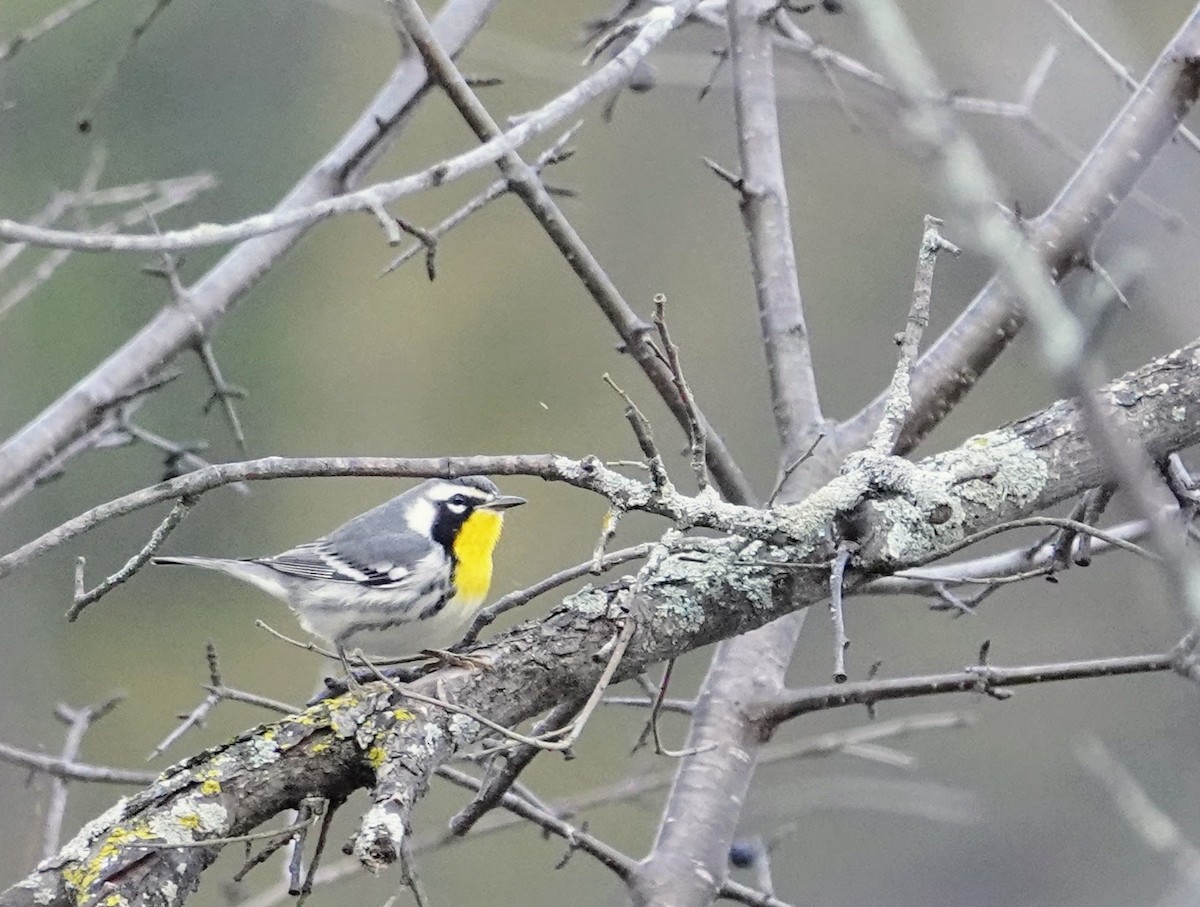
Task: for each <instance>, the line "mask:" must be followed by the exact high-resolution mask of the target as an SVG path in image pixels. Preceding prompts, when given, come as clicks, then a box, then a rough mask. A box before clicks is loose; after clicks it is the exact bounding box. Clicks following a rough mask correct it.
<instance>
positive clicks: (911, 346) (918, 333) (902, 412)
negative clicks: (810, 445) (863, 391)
mask: <svg viewBox="0 0 1200 907" xmlns="http://www.w3.org/2000/svg"><path fill="white" fill-rule="evenodd" d="M941 224H942V222H941V221H940V220H938V219H937V218H936V217H933V216H932V215H929V214H926V215H925V230H924V232H923V234H922V236H921V250H920V251H919V252H918V253H917V276H916V280H915V282H914V284H913V294H912V304H911V305H910V306H909V310H908V321H907V323H906V324H905V326H904V333H903V334H901V335H900V336H899V337H898V338H897V340H898V344H899V347H900V358H899V360H898V361H897V362H896V370H895V372H894V373H893V374H892V383H891V386H890V387H889V389H888V398H887V403H886V404H885V405H884V407H883V417H882V418H881V419H880V420H879V427H878V428H877V429H875V437H874V438H872V439H871V449H872V450H874V451H876V452H878V453H881V454H890V453H895V451H896V442H897V441H898V440H899V439H900V432H901V430H902V429H903V428H904V420H905V419H907V418H908V415H909V410H910V408H911V406H912V388H911V384H912V373H913V369H915V368H916V365H917V354H918V353H919V352H920V349H921V337H922V335H923V334H924V333H925V328H926V326H928V324H929V303H930V300H931V299H932V298H933V268H934V265H935V264H936V263H937V254H938V252H941V251H943V250H945V251H947V252H950V253H951V254H952V255H959V254H960V253H961V252H962V250H961V249H959V248H958V247H957V246H955V245H953V244H952V243H949V242H947V241H946V240H945V239H943V238H942V235H941V234H940V233H939V232H938V227H940V226H941Z"/></svg>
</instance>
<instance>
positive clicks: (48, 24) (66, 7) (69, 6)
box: [0, 0, 96, 63]
mask: <svg viewBox="0 0 1200 907" xmlns="http://www.w3.org/2000/svg"><path fill="white" fill-rule="evenodd" d="M95 3H96V0H71V2H69V3H64V4H63V5H62V6H60V7H59V8H58V9H56V10H54V11H53V12H51V13H50V14H49V15H48V16H46V17H45V18H44V19H42V21H41V22H39V23H37V25H33V26H31V27H29V28H27V29H25V30H24V31H22V32H18V33H17V36H16V37H15V38H12V39H11V40H10V41H8V42H7V43H5V44H0V63H4V62H5V61H6V60H11V59H12V58H13V57H15V56H16V55H17V54H18V53H19V52H20V51H22V50H24V49H25V48H26V47H28V46H29V45H30V44H32V43H33V42H34V41H36V40H38V38H41V37H42V36H43V35H46V34H48V33H49V32H51V31H53V30H54V29H56V28H58V27H59V26H60V25H63V24H64V23H66V22H68V21H69V20H70V19H71V18H72V17H74V16H76V15H78V14H79V13H81V12H83V11H84V10H85V9H87V8H88V7H89V6H92V5H93V4H95Z"/></svg>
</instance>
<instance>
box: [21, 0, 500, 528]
mask: <svg viewBox="0 0 1200 907" xmlns="http://www.w3.org/2000/svg"><path fill="white" fill-rule="evenodd" d="M494 2H495V0H450V2H448V3H447V4H446V6H445V7H444V8H443V10H442V12H441V15H440V16H439V17H438V24H437V29H438V32H439V38H440V40H441V41H442V42H443V44H444V45H445V46H447V47H450V48H453V49H454V50H455V51H457V50H459V49H461V48H462V47H463V45H464V44H465V43H466V42H467V41H468V40H469V39H470V37H471V36H472V35H474V34H475V32H476V31H477V30H478V29H479V28H480V27H482V25H483V23H484V21H485V20H486V18H487V15H488V12H489V10H490V9H491V7H492V5H493V4H494ZM427 88H428V81H427V79H426V75H425V71H424V67H423V66H422V65H421V63H420V61H419V60H416V59H407V60H404V61H403V62H401V64H400V65H399V66H398V67H397V68H396V70H395V71H394V72H393V73H392V75H391V77H390V78H389V80H388V82H387V84H385V85H384V87H383V88H382V89H380V91H379V93H378V94H377V95H376V96H375V98H374V100H373V101H372V102H371V103H370V104H369V105H368V106H367V108H366V109H365V110H364V111H363V112H362V114H361V115H360V116H359V118H358V119H357V120H356V121H355V123H354V124H353V125H352V126H351V127H350V128H349V129H348V130H347V131H346V133H345V134H344V135H343V136H342V138H341V139H340V140H339V141H338V143H337V144H336V145H335V146H334V147H333V148H332V149H331V150H330V151H329V153H328V154H326V155H325V157H323V158H322V159H321V160H320V161H318V162H317V163H316V164H315V165H314V166H313V167H312V169H311V170H309V171H308V173H306V174H305V175H304V176H302V177H301V178H300V180H299V181H298V182H297V183H296V185H295V186H293V187H292V189H291V191H289V192H288V194H287V195H286V196H285V197H284V198H283V199H282V200H281V201H280V203H279V204H278V206H276V209H275V211H276V212H277V213H278V216H280V217H283V216H286V215H285V214H284V212H288V211H293V210H295V209H303V208H307V207H309V206H311V205H313V204H314V203H315V202H317V200H318V199H332V198H334V197H336V196H339V195H341V194H342V193H344V192H345V191H346V190H347V189H349V188H352V187H353V186H354V185H356V184H357V183H358V181H359V180H361V178H362V176H363V174H364V173H366V172H367V171H368V170H369V169H370V167H371V166H372V165H373V164H374V162H375V161H376V160H377V159H378V157H379V155H381V154H382V153H383V151H384V150H386V148H387V147H388V145H389V144H390V142H391V141H392V139H394V138H395V136H396V134H397V132H398V131H399V129H400V127H401V126H402V125H403V124H404V123H406V122H407V119H408V115H409V114H410V113H411V111H412V109H413V107H414V105H415V104H416V102H417V101H418V100H419V99H420V98H421V97H422V96H423V94H424V92H425V91H426V90H427ZM264 216H267V217H270V216H271V215H264ZM304 232H305V227H304V224H303V222H302V221H301V222H299V223H298V224H297V225H294V226H292V227H291V228H290V229H286V230H282V231H281V232H276V233H272V234H270V235H267V236H261V237H257V238H254V239H247V240H246V241H245V242H243V243H241V244H240V245H239V246H237V247H236V248H235V249H232V250H231V251H230V252H229V253H228V254H227V255H225V256H224V257H223V258H222V259H221V260H220V261H219V262H218V263H217V264H216V265H215V266H213V268H212V269H210V270H209V271H208V273H207V274H205V276H204V277H203V278H201V279H200V280H199V281H197V282H196V283H195V284H193V285H192V286H191V287H189V288H188V292H187V299H186V301H180V302H177V303H175V304H172V305H168V306H164V307H163V309H162V310H161V311H160V312H159V313H158V314H157V315H155V316H154V318H152V319H151V320H150V321H149V322H148V323H147V324H146V326H145V327H143V328H142V329H141V330H140V331H139V332H138V333H137V334H136V335H135V336H134V337H132V338H131V339H130V340H129V341H127V342H126V343H125V344H124V345H123V346H122V347H121V348H120V349H118V350H116V351H115V352H114V353H113V354H112V355H111V356H109V357H108V359H107V360H105V361H104V362H103V363H101V364H100V365H99V366H98V367H97V368H96V369H95V370H93V371H92V372H91V374H89V375H86V376H85V377H84V378H83V379H81V380H80V381H79V383H77V384H76V385H75V386H74V387H73V388H71V389H70V390H69V391H67V393H66V394H64V395H63V396H62V397H60V398H59V399H58V400H57V401H55V402H54V403H53V404H51V405H50V406H49V407H48V408H47V409H46V410H44V411H43V412H42V413H41V414H40V415H39V416H38V417H37V418H35V419H34V420H32V421H31V422H29V423H28V424H27V425H26V426H25V427H24V428H22V429H21V430H20V431H19V432H17V433H16V434H15V435H13V436H12V437H11V438H9V439H8V440H7V441H5V442H4V443H3V444H2V445H0V505H5V504H8V503H11V501H12V500H13V496H12V492H13V491H14V490H15V489H17V488H21V489H23V490H28V489H29V488H30V487H32V480H33V478H34V477H36V476H37V475H39V474H40V473H41V471H42V469H43V468H44V467H46V466H47V465H48V464H50V463H55V464H56V465H59V466H61V463H62V461H63V459H64V458H65V455H66V454H68V453H70V454H77V453H79V452H82V451H84V450H86V449H87V447H88V445H87V444H86V443H84V444H80V443H79V442H80V439H81V438H83V437H85V436H86V435H87V434H88V433H89V431H91V430H92V429H93V428H95V427H96V426H97V425H98V424H101V423H103V422H104V421H105V420H106V419H107V418H108V417H109V415H110V412H111V410H112V409H113V408H114V407H116V406H118V405H119V404H120V403H121V402H122V401H124V400H127V399H129V398H130V396H131V395H132V394H134V393H135V392H136V391H137V389H138V388H141V387H144V386H145V385H146V384H147V383H148V382H149V380H150V379H151V378H152V377H153V376H155V375H157V374H159V373H160V372H161V371H162V368H163V366H164V364H166V363H168V362H170V361H171V360H172V359H173V358H174V357H175V356H177V355H178V354H179V353H181V352H183V351H184V350H188V349H191V348H192V347H194V346H195V344H196V342H197V341H198V340H202V339H204V338H205V337H206V336H208V335H209V334H210V333H211V332H212V331H213V330H214V329H215V328H216V327H217V325H218V324H220V322H221V320H222V319H223V318H224V316H225V315H226V314H227V313H228V311H229V310H230V308H231V307H232V306H233V304H234V303H235V302H237V300H238V299H240V298H241V297H242V296H243V295H245V294H246V293H247V292H248V291H249V290H250V288H251V287H252V286H253V285H254V284H255V283H257V281H258V279H259V278H260V277H261V276H262V275H263V274H265V273H266V272H267V271H268V270H269V269H270V268H271V266H272V265H273V264H274V263H275V262H277V261H278V260H279V259H280V258H281V257H282V256H283V255H284V254H285V253H286V252H287V251H288V250H290V249H291V248H292V246H294V245H295V244H296V243H297V242H298V241H299V239H300V237H301V236H302V235H303V234H304ZM109 235H110V236H112V235H115V234H109ZM84 236H91V237H92V239H96V238H97V237H95V236H94V235H92V234H84ZM100 238H101V239H103V237H100ZM143 238H144V239H149V240H154V241H158V240H160V238H161V237H159V236H153V235H151V236H148V237H143Z"/></svg>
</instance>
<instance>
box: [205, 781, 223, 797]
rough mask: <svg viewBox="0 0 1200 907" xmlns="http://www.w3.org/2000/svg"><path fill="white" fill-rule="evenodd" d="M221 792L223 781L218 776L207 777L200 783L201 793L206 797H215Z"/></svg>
mask: <svg viewBox="0 0 1200 907" xmlns="http://www.w3.org/2000/svg"><path fill="white" fill-rule="evenodd" d="M220 792H221V782H220V781H218V780H217V779H216V778H205V779H204V781H203V782H202V783H201V784H200V793H202V794H204V796H206V797H215V796H216V795H217V794H219V793H220Z"/></svg>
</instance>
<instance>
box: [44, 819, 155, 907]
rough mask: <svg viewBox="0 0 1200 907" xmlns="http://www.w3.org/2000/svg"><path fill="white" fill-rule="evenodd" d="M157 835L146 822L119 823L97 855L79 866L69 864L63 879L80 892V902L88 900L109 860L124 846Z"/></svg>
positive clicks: (64, 870)
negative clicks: (121, 824)
mask: <svg viewBox="0 0 1200 907" xmlns="http://www.w3.org/2000/svg"><path fill="white" fill-rule="evenodd" d="M154 837H156V835H155V834H154V833H153V832H152V831H150V829H149V828H148V827H147V826H146V825H145V824H144V823H138V824H137V825H133V826H131V827H129V828H124V827H122V826H120V825H118V826H117V827H116V828H114V829H113V830H112V831H111V832H109V834H108V837H107V838H106V839H105V841H104V843H103V844H101V845H100V849H99V850H97V851H96V855H95V856H94V857H92V858H90V859H88V860H85V861H83V863H81V864H80V865H79V866H74V867H71V866H68V867H66V868H65V869H63V880H64V881H65V882H66V883H67V884H68V885H70V886H72V887H73V888H74V889H75V890H76V891H78V892H79V898H78V899H77V901H78V903H80V904H83V903H84V902H85V901H87V900H88V897H87V895H88V893H89V890H90V889H91V887H92V886H93V885H94V884H96V882H97V881H99V879H100V874H101V873H102V872H103V871H104V870H105V869H106V868H107V864H108V862H109V861H110V860H111V859H112V858H113V857H115V856H118V855H119V854H120V853H121V850H122V848H124V847H125V846H126V845H127V844H131V843H133V842H135V841H144V840H148V839H151V838H154Z"/></svg>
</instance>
